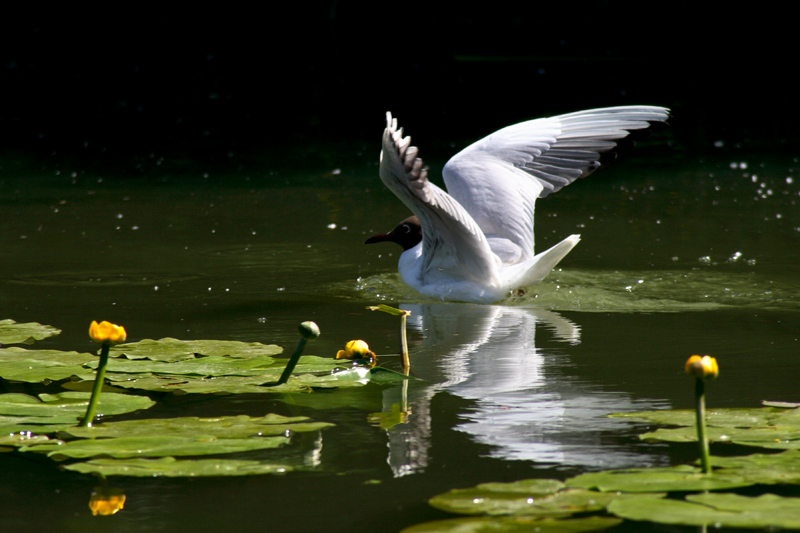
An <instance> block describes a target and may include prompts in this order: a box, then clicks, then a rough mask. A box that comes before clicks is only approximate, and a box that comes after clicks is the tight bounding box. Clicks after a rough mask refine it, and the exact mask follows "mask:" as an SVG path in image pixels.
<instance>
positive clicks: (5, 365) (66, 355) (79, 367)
mask: <svg viewBox="0 0 800 533" xmlns="http://www.w3.org/2000/svg"><path fill="white" fill-rule="evenodd" d="M96 358H97V357H96V356H94V355H92V354H90V353H78V352H61V351H58V350H25V349H24V348H16V347H12V348H5V349H2V350H0V377H2V378H3V379H6V380H8V381H22V382H27V383H40V382H43V381H48V380H49V381H60V380H62V379H67V378H70V377H72V376H77V377H79V378H81V379H84V380H90V379H94V371H92V370H90V369H88V368H85V367H84V366H83V364H84V363H87V362H89V361H91V360H92V359H96Z"/></svg>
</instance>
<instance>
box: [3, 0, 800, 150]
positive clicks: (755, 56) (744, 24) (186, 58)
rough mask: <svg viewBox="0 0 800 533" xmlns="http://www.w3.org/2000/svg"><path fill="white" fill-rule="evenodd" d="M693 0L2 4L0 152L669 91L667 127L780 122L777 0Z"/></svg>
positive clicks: (479, 113) (785, 84)
mask: <svg viewBox="0 0 800 533" xmlns="http://www.w3.org/2000/svg"><path fill="white" fill-rule="evenodd" d="M656 4H658V5H656ZM697 7H698V9H695V4H692V3H688V2H678V3H669V4H662V3H654V4H653V5H650V4H644V3H641V2H639V3H633V2H617V1H605V2H587V3H585V4H581V3H577V4H575V3H559V4H557V5H553V3H546V4H543V3H541V2H527V3H506V2H484V3H481V4H471V3H463V2H462V3H451V2H446V3H438V4H437V3H434V2H428V3H421V2H408V3H378V2H353V1H347V0H339V1H336V0H331V1H327V2H306V3H301V2H298V3H295V4H293V6H291V7H288V6H281V7H274V6H272V4H267V5H265V7H263V8H258V9H256V8H255V7H253V8H252V9H253V10H252V11H247V10H240V11H232V10H228V11H225V12H220V13H216V12H201V11H200V9H201V8H199V7H194V8H192V9H193V11H192V12H186V13H185V15H175V14H171V15H170V16H169V17H165V16H164V14H163V13H159V12H157V11H152V12H144V13H140V12H137V13H125V14H123V15H118V14H117V15H113V16H112V15H111V14H103V13H96V12H93V13H85V14H84V16H83V17H81V16H80V14H77V13H73V12H70V13H69V16H65V17H64V18H63V19H59V18H58V17H53V18H51V19H49V20H47V21H41V20H39V19H38V18H32V17H28V18H14V19H9V20H6V21H5V22H4V24H5V26H6V27H5V28H4V29H3V35H2V37H0V39H2V42H3V46H2V49H0V87H2V95H3V97H2V99H0V100H1V103H0V152H3V151H8V150H13V151H21V152H26V153H28V152H30V153H35V154H36V153H41V154H52V153H53V152H60V153H67V154H78V155H80V154H85V155H86V157H87V158H88V159H91V158H114V157H128V156H136V155H147V154H150V153H156V154H163V153H181V154H185V155H187V156H189V157H193V156H197V157H201V156H207V155H209V154H219V155H224V154H227V153H230V152H252V151H259V150H265V149H273V148H276V147H280V146H288V145H291V144H294V143H303V142H319V143H325V142H338V141H342V140H364V141H365V142H373V143H374V144H376V145H377V142H378V140H377V139H378V138H379V135H380V132H381V131H382V128H383V123H384V122H383V121H384V118H383V116H384V112H385V111H387V110H391V111H392V112H393V113H394V114H395V116H397V117H399V118H400V120H401V124H405V125H406V126H407V127H408V128H410V130H411V133H412V134H414V135H415V141H417V142H420V143H434V142H436V141H437V140H450V139H467V140H468V139H474V138H475V137H478V136H481V135H483V134H486V133H487V132H488V131H492V130H493V129H495V128H499V127H501V126H505V125H508V124H510V123H514V122H518V121H521V120H523V119H529V118H535V117H539V116H546V115H550V114H557V113H563V112H569V111H574V110H577V109H583V108H589V107H599V106H611V105H624V104H634V103H635V104H656V105H665V106H669V107H671V108H673V110H674V115H675V118H674V119H673V130H674V135H675V136H676V137H677V138H678V139H679V140H680V141H681V142H683V143H685V144H686V145H697V146H703V147H707V146H709V145H711V144H713V143H714V142H715V141H717V140H719V139H723V140H725V142H726V143H730V144H735V143H737V142H742V141H745V142H746V141H753V140H765V141H766V142H771V143H777V144H778V145H781V146H783V145H786V144H790V143H792V142H795V141H797V139H798V135H797V131H796V128H795V126H794V122H795V121H794V118H797V111H796V110H795V106H794V94H795V93H796V89H794V88H792V87H791V86H790V84H791V83H792V82H791V80H790V78H791V76H788V77H787V72H788V70H793V69H795V67H796V65H795V66H791V65H792V64H793V63H794V62H796V57H795V56H796V53H795V52H794V50H795V49H796V46H795V45H792V44H791V43H789V39H790V38H791V35H790V34H789V33H787V32H782V31H780V30H779V29H778V28H777V27H776V25H778V24H779V21H780V20H781V18H782V17H781V15H780V13H770V14H768V16H767V17H766V18H767V19H768V22H766V24H765V23H762V22H758V21H756V20H755V19H754V16H753V14H752V13H748V12H744V11H742V12H733V11H731V9H732V8H729V7H726V8H725V10H721V9H720V10H717V9H716V8H714V6H713V5H712V4H703V6H702V7H703V10H702V12H700V11H699V7H700V6H697ZM90 15H91V16H90ZM792 58H794V59H792Z"/></svg>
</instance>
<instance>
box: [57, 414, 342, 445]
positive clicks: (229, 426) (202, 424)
mask: <svg viewBox="0 0 800 533" xmlns="http://www.w3.org/2000/svg"><path fill="white" fill-rule="evenodd" d="M331 426H333V424H331V423H328V422H313V421H310V420H309V419H308V417H305V416H296V417H285V416H281V415H276V414H268V415H266V416H263V417H259V418H251V417H249V416H246V415H239V416H223V417H216V418H198V417H183V418H154V419H143V420H121V421H117V422H115V421H109V422H103V423H100V424H95V425H94V426H92V427H88V428H84V427H71V428H67V429H65V430H64V431H62V432H60V433H59V437H61V438H68V437H80V438H95V439H99V438H109V437H144V436H152V435H169V436H170V437H192V436H197V435H206V436H213V437H216V438H220V437H223V438H229V439H233V438H246V437H254V436H258V437H261V436H278V435H281V436H286V435H289V434H290V433H301V432H307V431H317V430H319V429H322V428H326V427H331Z"/></svg>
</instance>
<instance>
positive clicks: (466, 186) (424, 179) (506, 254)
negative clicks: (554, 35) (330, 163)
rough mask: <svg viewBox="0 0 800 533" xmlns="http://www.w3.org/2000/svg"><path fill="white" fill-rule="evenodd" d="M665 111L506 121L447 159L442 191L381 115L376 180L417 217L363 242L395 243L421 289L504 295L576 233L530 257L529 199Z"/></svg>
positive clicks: (560, 252)
mask: <svg viewBox="0 0 800 533" xmlns="http://www.w3.org/2000/svg"><path fill="white" fill-rule="evenodd" d="M668 117H669V110H668V109H666V108H663V107H655V106H624V107H608V108H602V109H590V110H587V111H578V112H576V113H569V114H566V115H559V116H556V117H550V118H540V119H536V120H530V121H527V122H521V123H519V124H515V125H513V126H508V127H507V128H503V129H501V130H498V131H496V132H494V133H493V134H491V135H489V136H488V137H486V138H484V139H481V140H480V141H478V142H476V143H474V144H472V145H470V146H468V147H466V148H465V149H464V150H462V151H461V152H459V153H458V154H456V155H455V156H453V158H452V159H450V161H448V162H447V164H446V165H445V167H444V170H443V172H442V174H443V176H444V183H445V185H446V186H447V192H445V191H444V190H442V189H440V188H439V187H437V186H436V185H434V184H433V183H431V182H430V181H428V176H427V168H426V167H425V166H424V165H423V162H422V159H420V158H419V157H418V156H417V154H418V153H419V150H418V149H417V147H416V146H411V137H404V136H403V130H402V128H401V129H398V128H397V119H393V118H392V115H391V113H386V130H384V132H383V149H382V150H381V165H380V176H381V181H383V183H384V184H385V185H386V186H387V187H388V188H389V189H390V190H391V191H392V192H393V193H394V194H395V195H396V196H397V197H398V198H400V200H401V201H402V202H403V203H404V204H406V206H407V207H408V208H409V209H410V210H411V212H412V213H414V216H413V217H409V218H407V219H405V220H403V221H402V222H400V224H398V225H397V226H396V227H395V228H394V229H393V230H392V231H390V232H389V233H385V234H382V235H376V236H374V237H371V238H369V239H367V241H366V243H367V244H370V243H375V242H382V241H392V242H396V243H398V244H400V246H402V247H403V253H402V254H401V255H400V261H399V264H398V269H399V271H400V276H401V277H402V278H403V281H405V282H406V283H407V284H408V285H409V286H411V287H412V288H413V289H414V290H416V291H417V292H419V293H420V294H423V295H425V296H428V297H432V298H437V299H441V300H455V301H464V302H475V303H491V302H495V301H498V300H502V299H503V298H506V297H508V296H509V295H510V293H511V291H514V290H517V289H524V288H526V287H529V286H531V285H534V284H536V283H538V282H540V281H541V280H542V279H544V278H545V276H547V274H549V273H550V271H551V270H552V269H553V267H555V266H556V265H557V264H558V262H559V261H561V259H562V258H563V257H564V256H565V255H567V253H569V251H570V250H572V248H573V247H574V246H575V245H576V244H578V241H579V240H580V235H570V236H569V237H567V238H566V239H564V240H563V241H561V242H560V243H558V244H556V245H555V246H553V247H552V248H550V249H548V250H545V251H544V252H541V253H539V254H534V251H533V208H534V204H535V202H536V199H537V198H543V197H545V196H547V195H548V194H550V193H551V192H555V191H557V190H559V189H560V188H562V187H564V186H565V185H569V184H570V183H572V182H573V181H575V180H577V179H578V178H583V177H586V176H588V175H589V174H591V173H592V172H594V171H595V170H597V169H598V168H600V166H602V164H603V163H605V162H607V161H608V160H610V159H614V158H615V157H616V156H617V154H618V153H619V152H620V151H621V149H622V148H625V147H626V146H632V144H633V140H634V139H635V138H636V137H638V135H639V134H641V133H643V132H646V130H648V129H649V128H650V127H651V126H652V125H653V124H656V123H663V122H665V121H666V120H667V118H668Z"/></svg>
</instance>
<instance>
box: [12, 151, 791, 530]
mask: <svg viewBox="0 0 800 533" xmlns="http://www.w3.org/2000/svg"><path fill="white" fill-rule="evenodd" d="M315 150H316V149H315ZM312 152H313V150H312V149H310V148H309V150H308V153H309V154H312ZM303 153H304V152H303V150H301V149H296V150H295V151H294V152H293V157H291V158H290V159H289V161H288V162H287V161H286V160H285V159H282V158H281V155H282V154H280V153H277V152H276V153H270V154H266V155H263V156H260V157H259V158H249V159H248V160H247V161H241V160H239V159H238V158H237V157H236V156H234V157H231V158H230V160H229V161H224V162H222V163H218V164H216V165H214V166H213V167H206V166H204V165H202V164H199V163H195V162H192V161H172V160H170V159H169V158H166V159H164V160H160V159H158V158H151V159H146V160H144V161H143V162H142V163H141V164H140V165H139V168H132V169H124V170H121V169H120V168H118V167H114V168H113V170H108V171H104V170H102V169H96V168H95V169H93V170H85V169H83V168H82V167H81V166H80V165H77V164H76V165H75V166H74V167H71V166H70V165H69V164H68V163H64V162H61V163H58V164H57V163H55V162H52V161H46V162H44V163H42V164H39V163H38V162H37V163H32V162H31V161H30V160H24V161H23V160H17V159H15V158H14V157H12V156H9V157H8V158H7V159H6V160H4V161H2V169H0V210H1V211H0V212H1V213H2V214H1V215H0V319H2V318H12V319H14V320H16V321H18V322H28V321H36V322H41V323H44V324H51V325H53V326H56V327H58V328H60V329H62V330H63V333H62V334H61V335H59V336H56V337H53V338H50V339H47V340H44V341H41V342H38V343H37V344H36V347H40V348H56V349H64V350H79V351H87V350H93V349H94V346H93V344H92V343H91V341H90V340H89V338H88V335H87V330H88V326H89V323H90V321H91V320H109V321H112V322H115V323H118V324H122V325H124V326H125V328H126V329H127V331H128V339H129V341H137V340H141V339H145V338H152V339H157V338H162V337H175V338H179V339H220V340H241V341H248V342H251V341H259V342H263V343H267V344H269V343H275V344H278V345H280V346H283V347H284V354H287V355H288V353H290V352H291V350H292V349H293V347H294V345H295V344H296V343H297V339H298V335H297V325H298V324H299V323H300V322H302V321H304V320H314V321H315V322H316V323H317V324H318V325H319V327H320V329H321V330H322V335H321V337H320V338H319V339H316V340H314V341H312V342H311V343H309V345H308V347H307V349H306V353H307V354H313V355H320V356H326V357H333V356H334V355H335V353H336V351H337V350H339V349H341V348H343V347H344V344H345V343H346V342H347V341H348V340H351V339H364V340H366V341H367V342H368V343H369V344H370V347H371V348H372V349H373V350H374V351H375V352H377V353H378V354H379V358H380V361H381V363H383V364H384V365H385V366H387V367H389V368H394V369H398V368H399V366H400V361H399V358H398V357H397V356H396V353H397V350H398V340H397V323H396V321H395V319H393V318H391V317H388V316H387V315H384V314H381V313H373V312H370V311H367V310H365V306H367V305H374V304H378V303H386V304H389V305H394V306H399V307H402V308H404V309H407V310H409V311H411V313H412V315H411V318H410V319H409V343H410V352H411V361H412V373H413V374H414V375H415V376H417V377H419V378H421V379H420V380H414V381H411V382H409V383H408V385H407V389H406V390H404V388H403V386H402V385H401V384H396V385H386V386H373V385H369V386H367V387H364V388H362V389H357V390H355V389H348V390H346V391H345V390H340V391H330V392H321V393H315V394H314V395H309V397H310V396H319V397H320V398H323V399H322V400H309V401H306V402H299V403H300V404H302V405H294V404H292V405H290V404H287V403H286V402H282V401H279V400H278V399H275V398H272V397H270V396H269V395H229V396H202V397H197V396H201V395H183V396H179V395H154V396H153V397H154V399H156V400H157V401H158V405H156V406H155V407H154V408H152V409H150V410H149V411H148V416H160V417H171V416H218V415H235V414H248V415H251V416H261V415H263V414H265V413H269V412H274V413H279V414H283V415H292V416H294V415H306V416H309V417H311V418H312V419H314V420H318V421H324V422H331V423H334V424H335V427H331V428H327V429H325V430H323V431H320V432H316V433H313V434H303V435H296V436H295V437H296V438H293V440H292V442H291V444H290V445H288V446H286V447H283V448H281V449H279V450H262V451H257V452H247V453H244V454H239V455H237V457H241V458H255V459H269V460H273V459H275V458H279V459H283V460H286V461H289V462H292V463H293V464H297V465H300V466H304V467H305V468H306V470H305V471H298V472H292V473H288V474H285V475H263V476H250V477H238V478H198V479H183V478H175V479H166V478H154V479H139V478H125V477H115V478H111V479H110V482H109V483H110V485H112V486H113V487H115V488H118V489H120V490H122V491H123V492H124V493H125V494H126V496H127V501H126V504H125V508H124V510H122V511H120V512H119V513H118V514H117V515H115V516H113V517H93V516H92V515H91V512H90V511H89V508H88V500H89V495H90V493H91V491H92V489H93V487H95V486H96V485H97V483H98V482H97V480H96V479H95V478H93V477H91V476H87V475H82V474H77V473H73V472H66V471H61V470H59V468H58V467H57V464H56V463H54V462H52V461H49V460H45V459H43V458H40V457H30V455H31V454H28V455H25V454H16V453H0V471H2V472H3V474H2V481H0V517H2V523H3V526H4V528H6V529H8V530H9V531H10V530H14V529H19V528H24V529H25V530H27V531H45V530H53V531H56V530H58V531H169V532H171V533H172V532H183V531H186V532H189V531H329V532H333V531H398V530H400V529H401V528H403V527H407V526H410V525H413V524H417V523H420V522H424V521H427V520H434V519H439V518H446V517H448V516H450V515H447V514H446V513H443V512H440V511H436V510H434V509H432V508H431V507H429V506H428V504H427V499H428V498H430V497H431V496H433V495H436V494H438V493H441V492H444V491H447V490H449V489H451V488H459V487H469V486H473V485H475V484H477V483H483V482H490V481H514V480H518V479H523V478H530V477H551V478H559V479H564V478H566V477H568V476H570V475H575V474H578V473H581V472H586V471H591V470H597V469H602V468H618V467H626V466H637V467H638V466H651V465H653V466H655V465H661V466H664V465H669V464H678V463H684V462H690V461H692V460H694V458H695V457H696V454H695V448H694V446H692V445H666V444H663V443H661V444H650V443H643V442H640V441H639V440H638V439H637V438H636V436H637V435H638V433H640V432H643V431H644V430H645V429H646V428H647V427H648V426H647V425H645V424H641V423H636V422H632V421H628V420H624V419H608V418H605V417H604V415H606V414H608V413H613V412H620V411H631V410H643V409H657V408H671V407H675V408H687V407H689V406H690V405H691V403H692V384H691V382H690V380H688V379H687V378H686V377H685V376H684V375H683V372H682V368H683V363H684V361H685V360H686V358H687V357H688V356H689V355H692V354H695V353H697V354H701V355H702V354H710V355H714V356H715V357H716V358H717V359H718V361H719V364H720V367H721V374H720V377H719V379H718V380H717V381H715V382H714V383H713V384H711V385H710V386H709V399H708V404H709V406H720V407H723V406H724V407H752V406H757V405H759V403H760V402H761V400H765V399H769V400H779V401H798V399H800V396H798V387H797V368H798V349H799V348H800V342H799V341H798V338H800V321H799V320H798V318H800V313H799V312H798V311H800V246H798V241H799V240H800V214H799V213H798V207H797V205H798V202H800V175H798V170H797V169H798V168H800V164H799V163H798V162H797V161H796V160H794V159H792V158H791V157H786V156H767V155H759V153H757V152H755V151H753V152H750V153H744V152H741V151H740V152H734V151H729V152H724V153H723V152H721V151H720V152H711V153H709V154H706V155H705V156H702V157H701V156H697V155H691V156H690V155H685V154H684V155H681V156H680V157H676V156H675V155H674V154H673V153H672V152H671V151H669V150H665V149H658V148H655V147H648V146H645V147H642V148H641V149H640V150H637V151H636V152H635V153H634V154H632V155H630V156H629V157H628V159H627V160H626V161H621V162H619V163H617V164H615V165H614V166H613V167H612V168H610V169H606V170H602V171H600V172H598V173H596V174H594V175H593V176H591V177H590V178H588V179H586V180H583V181H581V182H578V183H575V184H573V185H571V186H570V187H568V188H566V189H564V190H562V191H560V192H559V193H558V194H556V195H553V196H552V197H549V198H547V199H545V200H542V201H540V202H539V203H538V204H537V225H536V244H537V249H540V250H541V249H544V248H546V247H548V246H550V245H552V244H555V243H556V242H558V241H560V240H561V239H563V238H564V237H566V236H567V235H569V234H572V233H580V234H581V235H582V241H581V243H580V244H579V245H578V246H577V247H576V248H575V250H573V251H572V252H571V253H570V254H569V255H568V256H567V258H566V259H565V260H564V261H563V262H562V264H561V265H560V266H559V269H558V270H557V271H555V272H553V273H552V274H551V275H550V277H549V278H547V279H546V280H545V281H544V282H543V283H542V284H541V285H539V286H537V287H535V288H533V289H531V290H530V291H529V292H528V293H527V294H526V295H524V296H522V297H518V298H515V299H513V300H509V301H507V302H504V303H502V304H499V305H491V306H489V305H484V306H481V305H468V304H456V303H443V302H435V301H426V300H424V299H422V298H421V297H419V296H418V295H416V294H415V293H414V292H413V291H411V290H410V289H409V288H407V287H406V286H405V285H404V284H403V283H402V282H401V281H400V280H399V278H398V276H397V273H396V262H397V258H398V255H399V249H398V248H396V247H392V246H391V245H389V244H385V245H374V246H363V245H362V242H363V241H364V239H365V238H366V237H367V236H370V235H372V234H374V233H381V232H384V231H387V230H388V229H390V228H391V227H393V226H394V224H395V223H396V222H397V221H399V220H400V219H402V218H404V217H405V216H407V213H406V211H405V210H404V208H403V206H402V204H400V202H399V201H397V200H396V199H395V198H394V197H393V196H392V195H391V193H389V192H388V191H387V190H385V189H384V188H383V186H382V184H381V183H380V181H379V179H378V177H377V149H376V148H375V147H374V146H368V147H364V146H361V145H353V146H347V147H344V148H343V147H341V146H340V147H338V148H337V151H336V153H326V154H324V156H322V157H321V156H320V155H319V154H318V153H317V154H313V155H314V157H307V158H306V157H303V156H302V154H303ZM298 154H299V155H298ZM275 161H281V163H280V165H278V164H276V163H275ZM443 163H444V159H442V160H441V161H437V160H436V159H435V158H434V159H432V160H431V161H430V164H431V167H432V171H431V175H432V176H438V174H439V169H440V168H441V165H442V164H443ZM383 354H387V355H383ZM393 354H394V355H393ZM6 386H7V387H10V388H13V390H14V391H30V392H37V391H39V390H40V389H41V387H40V386H24V387H23V386H22V385H19V384H6ZM37 387H39V388H37ZM403 394H405V395H406V397H407V401H408V405H409V408H410V415H409V419H408V423H406V424H400V425H397V426H394V427H393V428H391V429H389V430H385V429H381V428H380V427H377V426H376V425H374V424H373V423H372V422H374V417H371V416H370V415H371V414H373V413H378V412H381V411H390V410H391V407H392V405H393V404H396V403H397V402H398V401H399V399H400V398H401V397H402V395H403ZM306 404H308V405H306ZM718 450H720V449H719V448H715V447H714V446H713V445H712V453H714V452H715V451H718ZM723 451H724V450H723ZM642 527H643V526H642V524H623V525H622V526H621V527H620V528H618V529H617V530H628V531H640V530H642ZM645 527H646V526H645ZM653 527H654V529H657V527H656V526H653ZM657 530H663V529H657ZM677 530H680V529H677ZM686 530H687V531H691V530H692V529H690V528H687V529H686Z"/></svg>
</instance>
